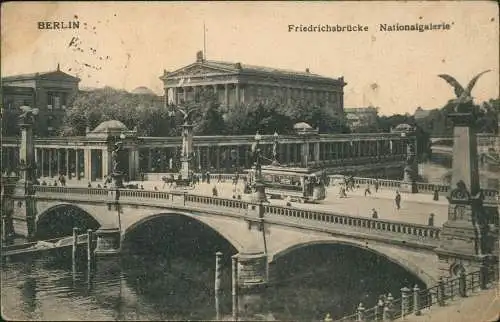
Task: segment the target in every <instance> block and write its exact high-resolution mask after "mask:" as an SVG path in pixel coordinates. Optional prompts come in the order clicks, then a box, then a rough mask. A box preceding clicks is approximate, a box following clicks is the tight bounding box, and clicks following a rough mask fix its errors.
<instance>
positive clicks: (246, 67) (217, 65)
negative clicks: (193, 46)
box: [160, 52, 347, 86]
mask: <svg viewBox="0 0 500 322" xmlns="http://www.w3.org/2000/svg"><path fill="white" fill-rule="evenodd" d="M200 55H201V56H202V53H201V54H200V52H198V54H197V61H196V62H195V63H193V64H190V65H188V66H185V67H182V68H180V69H177V70H175V71H173V72H171V73H168V72H166V71H165V72H164V74H163V76H161V77H160V79H161V80H165V79H167V78H170V77H176V76H184V75H183V72H188V71H189V70H190V69H192V68H193V69H195V68H197V69H198V70H197V72H198V73H199V69H200V68H205V69H207V71H210V70H211V72H212V73H213V72H219V73H233V74H261V75H267V76H278V77H280V76H281V77H299V78H307V79H315V80H323V81H336V82H339V83H342V84H343V85H344V86H345V85H346V84H347V83H345V82H344V78H343V77H340V78H332V77H326V76H321V75H319V74H314V73H311V72H309V68H306V70H305V71H304V72H299V71H295V70H289V69H282V68H274V67H265V66H257V65H250V64H243V63H240V62H236V63H235V62H227V61H218V60H206V59H203V58H202V57H200Z"/></svg>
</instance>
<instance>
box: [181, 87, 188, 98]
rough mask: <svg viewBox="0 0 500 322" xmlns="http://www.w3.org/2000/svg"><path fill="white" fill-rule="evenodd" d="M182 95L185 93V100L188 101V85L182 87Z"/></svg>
mask: <svg viewBox="0 0 500 322" xmlns="http://www.w3.org/2000/svg"><path fill="white" fill-rule="evenodd" d="M182 95H183V99H184V102H187V87H186V86H183V87H182Z"/></svg>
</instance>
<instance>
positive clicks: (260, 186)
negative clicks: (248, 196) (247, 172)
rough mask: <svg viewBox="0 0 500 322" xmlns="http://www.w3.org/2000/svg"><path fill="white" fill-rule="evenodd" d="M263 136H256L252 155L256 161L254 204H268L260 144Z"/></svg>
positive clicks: (257, 134)
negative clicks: (263, 180)
mask: <svg viewBox="0 0 500 322" xmlns="http://www.w3.org/2000/svg"><path fill="white" fill-rule="evenodd" d="M261 138H262V136H261V135H260V134H259V132H258V131H257V133H256V134H255V137H254V139H255V142H254V144H253V146H252V154H253V160H254V173H255V174H254V183H253V197H252V200H253V201H254V202H267V198H266V190H265V189H266V187H265V185H264V183H263V182H262V150H261V149H260V147H259V143H260V140H261Z"/></svg>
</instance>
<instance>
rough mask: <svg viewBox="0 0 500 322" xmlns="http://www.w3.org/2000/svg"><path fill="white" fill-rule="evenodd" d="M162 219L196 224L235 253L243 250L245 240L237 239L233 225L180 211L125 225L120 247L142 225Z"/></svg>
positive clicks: (150, 216)
mask: <svg viewBox="0 0 500 322" xmlns="http://www.w3.org/2000/svg"><path fill="white" fill-rule="evenodd" d="M162 218H164V219H167V220H168V219H173V218H177V219H181V220H184V221H187V222H193V223H196V224H198V225H199V226H201V227H204V228H207V229H208V230H210V231H212V232H214V233H215V234H216V235H217V236H218V237H220V238H222V239H223V240H225V241H226V242H227V243H228V244H229V245H231V246H232V247H233V248H234V249H235V250H236V251H237V252H240V251H241V250H243V249H244V248H245V240H243V239H241V238H239V237H240V236H238V232H237V230H236V231H235V229H234V227H233V225H224V223H221V222H220V221H217V220H210V218H206V217H201V216H197V215H196V214H192V213H188V212H182V211H162V212H159V213H154V214H149V215H146V216H144V217H142V218H140V219H138V220H136V221H134V222H131V223H125V225H124V227H123V229H122V235H121V245H126V244H127V243H128V242H129V237H130V236H131V234H132V233H133V232H134V231H136V230H137V229H138V228H139V227H141V226H142V225H144V224H147V223H148V222H151V221H155V220H158V219H162Z"/></svg>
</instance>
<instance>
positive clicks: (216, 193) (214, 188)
mask: <svg viewBox="0 0 500 322" xmlns="http://www.w3.org/2000/svg"><path fill="white" fill-rule="evenodd" d="M218 195H219V193H218V191H217V187H216V186H213V188H212V196H214V197H217V196H218Z"/></svg>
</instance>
